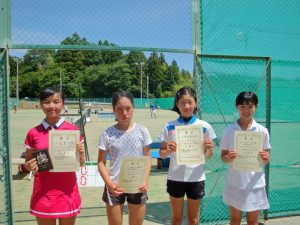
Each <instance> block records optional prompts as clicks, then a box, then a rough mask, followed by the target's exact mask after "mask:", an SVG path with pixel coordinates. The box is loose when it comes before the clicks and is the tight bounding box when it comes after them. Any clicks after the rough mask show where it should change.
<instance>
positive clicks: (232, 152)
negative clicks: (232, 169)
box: [227, 149, 237, 162]
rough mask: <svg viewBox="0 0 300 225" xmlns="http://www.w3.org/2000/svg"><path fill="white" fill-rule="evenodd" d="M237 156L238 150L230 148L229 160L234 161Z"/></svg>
mask: <svg viewBox="0 0 300 225" xmlns="http://www.w3.org/2000/svg"><path fill="white" fill-rule="evenodd" d="M236 156H237V151H235V150H234V149H233V150H229V151H228V153H227V158H228V162H232V161H233V160H234V159H235V158H236Z"/></svg>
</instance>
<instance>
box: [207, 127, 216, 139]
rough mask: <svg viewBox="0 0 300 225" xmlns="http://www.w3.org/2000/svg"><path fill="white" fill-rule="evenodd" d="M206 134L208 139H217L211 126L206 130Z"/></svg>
mask: <svg viewBox="0 0 300 225" xmlns="http://www.w3.org/2000/svg"><path fill="white" fill-rule="evenodd" d="M207 134H208V137H209V139H211V140H214V139H216V138H217V135H216V134H215V131H214V130H213V128H212V126H211V125H209V126H208V128H207Z"/></svg>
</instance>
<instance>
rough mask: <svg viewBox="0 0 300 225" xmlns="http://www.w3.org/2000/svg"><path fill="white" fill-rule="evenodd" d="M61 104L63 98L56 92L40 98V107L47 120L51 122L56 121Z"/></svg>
mask: <svg viewBox="0 0 300 225" xmlns="http://www.w3.org/2000/svg"><path fill="white" fill-rule="evenodd" d="M63 106H64V104H63V100H62V98H61V96H60V94H58V93H55V94H53V95H51V96H49V97H48V98H46V99H44V100H42V102H41V107H42V109H43V112H44V113H45V115H46V120H47V122H49V123H51V124H54V123H56V122H57V121H58V119H59V114H60V113H61V110H62V108H63Z"/></svg>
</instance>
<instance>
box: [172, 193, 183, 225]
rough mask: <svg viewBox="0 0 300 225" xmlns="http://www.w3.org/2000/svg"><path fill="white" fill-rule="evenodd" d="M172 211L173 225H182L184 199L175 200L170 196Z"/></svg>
mask: <svg viewBox="0 0 300 225" xmlns="http://www.w3.org/2000/svg"><path fill="white" fill-rule="evenodd" d="M170 203H171V209H172V225H181V223H182V219H183V204H184V198H183V197H182V198H174V197H172V196H170Z"/></svg>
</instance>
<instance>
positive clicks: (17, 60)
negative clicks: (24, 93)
mask: <svg viewBox="0 0 300 225" xmlns="http://www.w3.org/2000/svg"><path fill="white" fill-rule="evenodd" d="M16 62H17V79H16V98H17V99H18V100H19V59H18V58H16Z"/></svg>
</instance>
